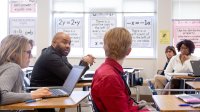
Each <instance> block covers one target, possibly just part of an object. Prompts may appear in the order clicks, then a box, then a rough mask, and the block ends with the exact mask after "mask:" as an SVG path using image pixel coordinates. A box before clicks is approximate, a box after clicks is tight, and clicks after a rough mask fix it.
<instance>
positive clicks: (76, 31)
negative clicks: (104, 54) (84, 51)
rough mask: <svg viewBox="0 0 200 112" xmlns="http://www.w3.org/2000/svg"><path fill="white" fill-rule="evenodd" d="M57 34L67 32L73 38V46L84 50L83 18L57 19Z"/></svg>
mask: <svg viewBox="0 0 200 112" xmlns="http://www.w3.org/2000/svg"><path fill="white" fill-rule="evenodd" d="M55 24H56V25H55V26H56V27H55V29H56V32H66V33H67V34H69V35H70V37H71V41H72V42H71V46H72V47H76V48H80V47H81V48H82V47H83V46H82V41H83V18H76V17H72V18H56V21H55Z"/></svg>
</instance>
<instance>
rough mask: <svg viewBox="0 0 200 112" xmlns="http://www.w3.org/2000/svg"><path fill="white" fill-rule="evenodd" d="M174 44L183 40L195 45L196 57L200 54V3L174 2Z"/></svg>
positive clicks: (195, 0) (196, 0) (195, 1)
mask: <svg viewBox="0 0 200 112" xmlns="http://www.w3.org/2000/svg"><path fill="white" fill-rule="evenodd" d="M172 6H173V44H174V45H176V44H177V42H179V41H180V40H183V39H189V40H192V41H193V42H194V43H195V47H196V49H195V52H194V55H196V56H199V53H200V15H198V13H199V12H200V7H199V6H200V1H199V0H173V5H172Z"/></svg>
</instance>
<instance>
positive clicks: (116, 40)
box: [104, 27, 132, 60]
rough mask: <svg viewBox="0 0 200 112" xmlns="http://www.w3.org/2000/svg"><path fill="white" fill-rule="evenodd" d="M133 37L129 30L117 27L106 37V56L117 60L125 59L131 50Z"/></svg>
mask: <svg viewBox="0 0 200 112" xmlns="http://www.w3.org/2000/svg"><path fill="white" fill-rule="evenodd" d="M131 44H132V37H131V34H130V32H129V31H128V30H126V29H125V28H122V27H116V28H113V29H110V30H109V31H108V32H106V34H105V36H104V50H105V55H106V56H107V57H109V58H113V59H116V60H119V59H123V58H124V57H125V56H126V54H127V52H128V50H129V49H130V48H131Z"/></svg>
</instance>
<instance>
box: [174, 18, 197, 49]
mask: <svg viewBox="0 0 200 112" xmlns="http://www.w3.org/2000/svg"><path fill="white" fill-rule="evenodd" d="M173 37H174V45H176V44H177V43H178V42H179V41H181V40H184V39H189V40H191V41H193V42H194V44H195V47H196V48H200V20H197V19H194V20H192V19H188V20H181V19H175V20H173Z"/></svg>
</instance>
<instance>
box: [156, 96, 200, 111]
mask: <svg viewBox="0 0 200 112" xmlns="http://www.w3.org/2000/svg"><path fill="white" fill-rule="evenodd" d="M152 97H153V100H154V101H155V103H156V105H157V106H158V108H159V109H160V112H188V111H194V110H196V111H197V110H200V108H192V107H190V106H179V104H184V102H183V101H182V100H180V99H178V98H177V97H176V96H174V95H153V96H152Z"/></svg>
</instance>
